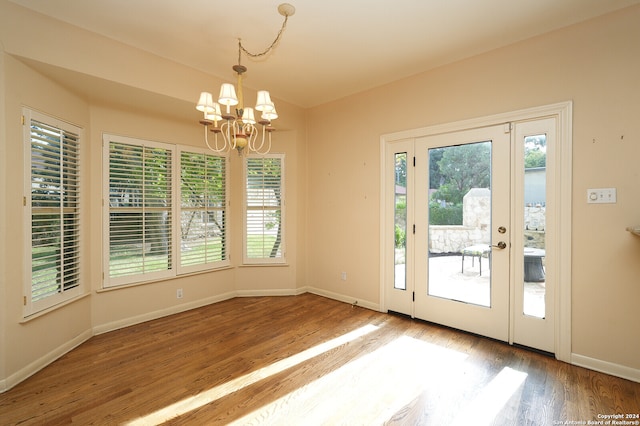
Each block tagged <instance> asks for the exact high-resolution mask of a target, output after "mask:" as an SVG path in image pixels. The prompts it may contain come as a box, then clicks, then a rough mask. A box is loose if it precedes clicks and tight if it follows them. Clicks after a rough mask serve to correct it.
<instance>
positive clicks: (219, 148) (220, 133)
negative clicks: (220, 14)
mask: <svg viewBox="0 0 640 426" xmlns="http://www.w3.org/2000/svg"><path fill="white" fill-rule="evenodd" d="M295 11H296V9H295V7H293V6H292V5H290V4H288V3H283V4H281V5H279V6H278V12H279V13H280V15H282V16H284V22H283V23H282V27H281V28H280V31H279V32H278V35H277V36H276V38H275V40H274V41H273V42H272V43H271V45H270V46H269V47H267V48H266V49H265V50H264V51H262V52H260V53H251V52H249V51H248V50H247V49H246V48H245V47H244V46H243V45H242V40H241V39H238V64H237V65H234V66H233V67H232V68H233V71H235V73H236V74H237V88H238V91H237V95H236V88H235V87H234V86H233V84H231V83H223V84H222V86H221V87H220V95H219V96H218V102H214V100H213V95H212V94H211V93H209V92H202V93H201V94H200V98H199V100H198V103H197V105H196V109H197V110H198V111H201V112H202V113H203V115H204V117H203V119H202V120H200V124H202V125H203V126H204V142H205V143H206V145H207V147H208V148H209V149H210V150H212V151H214V152H218V153H220V152H226V151H230V150H232V149H236V150H237V151H238V154H240V155H242V153H243V152H244V150H245V149H246V150H248V151H249V152H254V153H257V154H261V155H265V154H267V153H269V151H270V150H271V133H273V132H274V130H275V128H274V127H273V126H272V125H271V122H272V121H273V120H275V119H276V118H278V113H277V112H276V107H275V105H274V103H273V101H272V100H271V96H270V95H269V92H268V91H266V90H259V91H258V96H257V100H256V104H255V107H253V108H251V107H246V108H245V107H244V99H243V95H242V75H243V74H244V73H245V72H246V71H247V67H245V66H244V65H242V64H241V59H242V53H245V54H246V55H247V56H249V57H251V58H257V57H261V56H265V55H267V54H268V53H269V52H271V51H272V50H273V48H274V47H275V46H276V44H277V43H278V41H280V38H281V37H282V33H283V32H284V29H285V27H286V26H287V19H288V18H289V16H292V15H293V14H294V13H295ZM223 107H224V108H223ZM231 107H235V111H232V109H231ZM256 111H257V112H258V113H259V114H260V117H259V119H258V120H256ZM234 113H235V114H234ZM209 132H212V133H213V141H210V140H209Z"/></svg>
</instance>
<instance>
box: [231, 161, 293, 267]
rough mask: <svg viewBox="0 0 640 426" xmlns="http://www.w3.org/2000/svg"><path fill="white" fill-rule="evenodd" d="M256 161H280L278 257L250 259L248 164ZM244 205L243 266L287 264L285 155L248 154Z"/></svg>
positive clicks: (245, 170) (244, 175) (244, 167)
mask: <svg viewBox="0 0 640 426" xmlns="http://www.w3.org/2000/svg"><path fill="white" fill-rule="evenodd" d="M254 159H279V160H280V206H279V209H271V210H279V211H280V247H279V252H280V253H281V255H280V256H277V257H250V256H249V253H248V251H249V250H248V247H249V244H248V238H247V237H248V211H249V210H250V209H249V206H248V196H249V191H248V162H249V160H254ZM242 164H243V169H242V170H243V171H242V175H243V203H242V220H243V225H242V237H243V238H242V240H243V250H242V251H243V256H242V258H243V260H242V261H243V264H244V265H270V264H271V265H283V264H286V263H287V258H286V253H287V251H286V185H285V182H286V180H285V176H286V175H285V154H281V153H272V154H265V155H259V154H248V155H246V156H245V157H244V158H243V161H242Z"/></svg>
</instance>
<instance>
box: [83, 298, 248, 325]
mask: <svg viewBox="0 0 640 426" xmlns="http://www.w3.org/2000/svg"><path fill="white" fill-rule="evenodd" d="M236 296H237V294H236V292H228V293H224V294H219V295H217V296H212V297H208V298H206V299H199V300H196V301H194V302H189V303H183V304H180V305H176V306H171V307H168V308H165V309H160V310H157V311H153V312H147V313H144V314H142V315H137V316H134V317H130V318H124V319H121V320H118V321H112V322H109V323H106V324H101V325H99V326H96V327H93V334H94V335H96V336H97V335H98V334H102V333H107V332H109V331H114V330H118V329H121V328H124V327H129V326H131V325H136V324H140V323H143V322H146V321H151V320H154V319H158V318H162V317H166V316H168V315H173V314H177V313H180V312H185V311H189V310H191V309H196V308H201V307H202V306H206V305H211V304H212V303H217V302H222V301H224V300H228V299H233V298H234V297H236Z"/></svg>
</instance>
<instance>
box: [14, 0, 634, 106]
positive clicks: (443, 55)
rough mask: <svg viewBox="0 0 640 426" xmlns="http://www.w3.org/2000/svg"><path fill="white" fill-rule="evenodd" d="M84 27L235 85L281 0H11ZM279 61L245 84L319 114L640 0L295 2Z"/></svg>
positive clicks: (259, 66)
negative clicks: (237, 69)
mask: <svg viewBox="0 0 640 426" xmlns="http://www.w3.org/2000/svg"><path fill="white" fill-rule="evenodd" d="M12 1H13V2H14V3H16V4H19V5H22V6H24V7H27V8H30V9H33V10H35V11H37V12H40V13H43V14H45V15H49V16H51V17H54V18H56V19H60V20H63V21H66V22H68V23H70V24H73V25H76V26H78V27H82V28H85V29H87V30H90V31H93V32H96V33H99V34H102V35H104V36H106V37H109V38H112V39H115V40H118V41H120V42H123V43H126V44H129V45H132V46H135V47H137V48H140V49H143V50H146V51H149V52H151V53H154V54H156V55H159V56H162V57H165V58H168V59H171V60H174V61H176V62H179V63H182V64H184V65H187V66H190V67H193V68H196V69H199V70H202V71H205V72H207V73H210V74H212V75H215V76H217V77H219V78H223V79H225V80H228V81H234V75H233V71H232V70H231V66H232V65H234V64H235V63H236V62H237V52H238V51H237V39H238V38H242V40H243V44H244V45H245V46H246V47H247V48H248V49H249V50H251V51H253V52H259V51H262V50H264V49H265V48H266V47H267V46H268V45H269V44H270V43H271V42H272V40H273V39H274V38H275V36H276V34H277V32H278V30H279V29H280V25H281V23H282V20H283V17H282V16H281V15H280V14H279V13H278V11H277V6H278V4H280V3H282V2H283V1H281V0H231V1H228V0H227V1H222V0H183V1H178V0H108V1H107V0H101V1H100V0H92V1H87V0H12ZM288 2H289V3H291V4H293V5H294V6H295V8H296V13H295V15H293V16H292V17H290V18H289V21H288V24H287V28H286V30H285V32H284V35H283V38H282V40H281V42H280V43H279V45H278V46H277V47H276V49H275V50H274V51H273V53H272V54H270V55H269V56H267V57H266V58H263V59H261V60H259V61H255V60H251V59H249V58H246V57H243V59H242V63H243V65H246V66H247V68H248V69H249V70H248V72H247V74H246V75H245V83H244V84H245V85H246V86H247V87H251V88H253V89H267V90H269V91H270V92H271V94H272V96H273V97H275V98H278V99H282V100H285V101H288V102H291V103H293V104H295V105H298V106H301V107H311V106H316V105H319V104H322V103H325V102H329V101H332V100H335V99H339V98H341V97H344V96H347V95H350V94H353V93H357V92H361V91H363V90H367V89H370V88H373V87H376V86H380V85H383V84H387V83H390V82H392V81H395V80H398V79H400V78H403V77H408V76H410V75H414V74H418V73H420V72H423V71H426V70H428V69H431V68H434V67H438V66H441V65H444V64H447V63H450V62H453V61H457V60H460V59H463V58H466V57H470V56H473V55H477V54H479V53H482V52H486V51H488V50H492V49H495V48H498V47H501V46H505V45H508V44H512V43H514V42H517V41H520V40H524V39H527V38H530V37H532V36H535V35H538V34H542V33H545V32H549V31H552V30H554V29H558V28H561V27H564V26H567V25H571V24H574V23H577V22H580V21H583V20H586V19H589V18H592V17H595V16H598V15H602V14H605V13H608V12H611V11H614V10H617V9H621V8H624V7H627V6H630V5H633V4H637V3H640V0H315V1H314V0H288Z"/></svg>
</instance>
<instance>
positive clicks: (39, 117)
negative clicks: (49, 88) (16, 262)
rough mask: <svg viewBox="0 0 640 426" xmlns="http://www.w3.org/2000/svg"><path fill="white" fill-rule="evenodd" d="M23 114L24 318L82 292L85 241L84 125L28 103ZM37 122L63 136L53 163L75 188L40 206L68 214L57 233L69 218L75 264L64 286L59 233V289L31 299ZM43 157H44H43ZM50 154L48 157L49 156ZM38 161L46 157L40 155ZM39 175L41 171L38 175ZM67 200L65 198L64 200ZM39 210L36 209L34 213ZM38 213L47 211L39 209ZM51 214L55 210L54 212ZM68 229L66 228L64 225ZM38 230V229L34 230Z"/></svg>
mask: <svg viewBox="0 0 640 426" xmlns="http://www.w3.org/2000/svg"><path fill="white" fill-rule="evenodd" d="M22 116H23V120H24V122H23V145H24V147H23V148H24V174H23V176H24V203H23V204H24V207H25V208H24V235H25V238H24V253H25V256H24V273H25V280H24V300H23V305H24V306H23V316H24V318H27V317H29V316H32V315H34V314H37V313H40V312H42V311H45V310H47V309H49V308H53V307H55V306H56V305H60V304H62V303H65V302H68V301H70V300H73V299H75V298H77V297H79V296H81V295H83V294H84V292H85V286H84V270H83V268H82V263H83V261H82V259H83V251H84V241H83V229H82V228H83V222H84V220H83V217H84V213H83V197H84V194H83V192H84V190H83V168H82V163H83V156H84V154H83V147H82V145H83V142H84V129H82V128H81V127H80V126H77V125H75V124H71V123H68V122H65V121H62V120H60V119H57V118H54V117H52V116H50V115H47V114H44V113H40V112H38V111H35V110H33V109H30V108H28V107H23V108H22ZM34 122H36V123H38V124H40V125H41V126H42V127H43V128H44V127H47V128H49V129H51V130H56V131H59V132H60V133H61V138H63V140H62V142H61V145H60V147H62V152H61V154H60V155H61V157H62V162H58V163H56V166H57V167H59V169H60V173H61V174H60V180H61V181H63V182H66V181H68V180H69V179H72V180H73V181H74V183H72V184H70V185H69V187H71V188H75V189H73V190H72V191H71V192H72V194H73V195H71V196H70V197H65V198H64V199H63V198H60V200H59V202H58V203H57V204H56V205H55V206H53V207H50V208H45V207H43V209H46V210H53V209H59V212H60V218H63V217H65V216H66V217H67V219H66V220H64V221H63V220H61V221H60V224H59V226H58V227H57V230H58V232H59V233H60V234H62V235H64V232H65V227H68V225H66V226H65V222H66V223H67V224H68V223H69V220H71V226H72V231H71V232H72V234H71V237H69V240H67V241H69V242H71V243H72V246H71V250H72V253H74V254H75V255H74V256H73V257H72V258H71V264H72V265H75V266H74V267H75V268H76V269H75V272H72V273H71V274H70V277H71V279H72V280H73V281H71V282H72V283H75V285H73V286H72V287H69V288H65V286H66V284H68V282H67V281H66V277H65V264H66V263H69V262H68V261H67V260H68V259H69V256H68V253H69V251H68V250H67V251H66V253H65V237H64V236H63V237H62V240H61V242H60V244H61V246H60V250H59V251H58V253H57V254H56V257H55V260H54V262H55V263H57V264H59V265H61V266H60V267H59V268H58V269H57V270H58V273H57V277H61V278H60V280H61V281H60V283H59V289H58V290H57V291H56V292H54V293H50V294H48V295H46V296H45V297H43V298H40V299H36V300H34V295H33V286H34V283H33V279H34V276H33V249H34V245H33V234H34V223H33V214H34V211H37V208H34V206H33V204H34V196H33V195H34V194H33V192H32V190H33V184H32V179H33V178H34V177H33V173H34V163H33V153H34V152H33V143H34V139H33V135H32V124H33V123H34ZM67 138H72V140H73V141H74V143H73V145H71V148H72V149H73V150H75V152H72V154H70V155H71V156H72V158H74V160H73V161H72V162H71V166H73V168H72V174H68V173H65V172H64V170H69V163H67V162H66V159H68V157H67V155H66V154H65V152H66V150H64V148H63V147H65V146H69V145H67V144H66V141H67ZM43 158H44V157H43ZM48 158H51V157H48ZM41 161H46V160H45V159H42V160H41ZM41 176H42V175H41ZM61 185H62V186H63V187H64V188H65V189H63V190H62V192H64V193H65V194H68V193H69V191H68V188H69V187H67V186H65V184H64V183H62V184H61ZM64 200H67V201H64ZM68 200H72V201H70V203H71V204H73V206H72V207H69V206H64V204H66V203H68V202H69V201H68ZM51 201H53V202H55V200H48V201H45V202H51ZM69 213H71V215H72V216H71V219H69V218H68V215H69ZM36 214H38V213H36ZM40 214H46V213H45V212H42V213H40ZM53 214H56V213H55V212H53ZM67 229H68V228H67ZM36 232H37V231H36Z"/></svg>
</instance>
